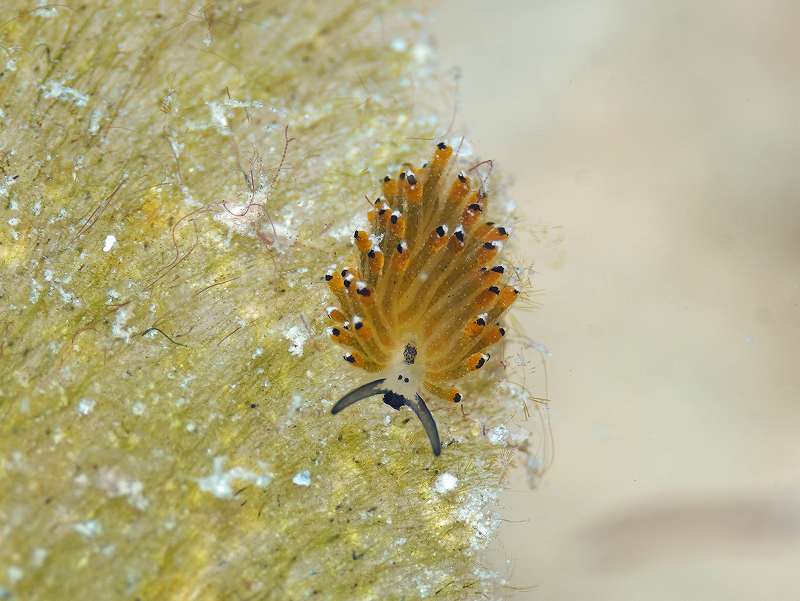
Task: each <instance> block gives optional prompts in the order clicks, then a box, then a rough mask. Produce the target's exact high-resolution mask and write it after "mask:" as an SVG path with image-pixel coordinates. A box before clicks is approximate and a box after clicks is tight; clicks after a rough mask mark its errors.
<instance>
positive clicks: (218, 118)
mask: <svg viewBox="0 0 800 601" xmlns="http://www.w3.org/2000/svg"><path fill="white" fill-rule="evenodd" d="M206 104H207V105H208V110H209V111H211V123H212V125H214V127H216V128H217V131H218V132H219V133H221V134H222V135H223V136H227V135H228V134H230V133H231V130H230V129H228V117H227V115H226V114H225V107H224V106H223V105H221V104H220V103H219V102H215V101H212V102H208V103H206Z"/></svg>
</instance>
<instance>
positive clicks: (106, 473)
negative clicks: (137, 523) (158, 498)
mask: <svg viewBox="0 0 800 601" xmlns="http://www.w3.org/2000/svg"><path fill="white" fill-rule="evenodd" d="M97 485H98V487H99V488H100V489H101V490H103V491H104V492H105V493H106V494H107V495H108V496H109V497H112V498H113V497H126V498H127V499H128V503H130V504H131V505H132V506H133V507H135V508H136V509H139V510H140V511H144V510H145V509H147V507H148V506H149V505H150V501H148V500H147V499H146V498H145V496H144V495H143V494H142V492H143V491H144V485H143V484H142V483H141V482H140V481H139V480H134V479H133V478H128V477H127V476H125V475H123V474H120V473H119V472H118V471H117V470H116V468H104V469H103V470H101V471H100V474H99V475H98V479H97Z"/></svg>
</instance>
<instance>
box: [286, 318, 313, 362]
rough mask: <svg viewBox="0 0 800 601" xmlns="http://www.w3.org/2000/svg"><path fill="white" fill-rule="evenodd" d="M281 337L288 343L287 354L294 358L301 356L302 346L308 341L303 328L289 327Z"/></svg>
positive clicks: (306, 333)
mask: <svg viewBox="0 0 800 601" xmlns="http://www.w3.org/2000/svg"><path fill="white" fill-rule="evenodd" d="M283 337H284V338H286V340H288V341H289V354H291V355H294V356H295V357H302V356H303V346H305V344H306V340H308V332H307V331H306V329H305V328H304V327H303V326H297V325H294V326H291V327H290V328H289V329H288V330H286V331H285V332H284V333H283Z"/></svg>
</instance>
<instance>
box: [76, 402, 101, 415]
mask: <svg viewBox="0 0 800 601" xmlns="http://www.w3.org/2000/svg"><path fill="white" fill-rule="evenodd" d="M95 405H97V401H95V400H94V399H81V401H80V402H79V403H78V413H80V414H81V415H89V414H90V413H91V412H92V411H94V406H95Z"/></svg>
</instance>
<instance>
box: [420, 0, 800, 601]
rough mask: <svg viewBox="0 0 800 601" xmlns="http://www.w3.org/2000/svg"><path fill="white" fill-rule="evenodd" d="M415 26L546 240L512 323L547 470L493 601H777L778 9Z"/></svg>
mask: <svg viewBox="0 0 800 601" xmlns="http://www.w3.org/2000/svg"><path fill="white" fill-rule="evenodd" d="M436 17H437V21H436V23H435V24H434V28H435V32H436V37H437V42H438V46H439V52H440V55H441V59H442V61H443V64H444V65H445V66H453V65H459V66H460V68H461V74H462V78H461V82H460V101H459V105H458V112H457V119H456V126H457V128H459V127H460V128H461V131H465V132H466V133H467V135H468V139H469V140H470V142H471V143H472V145H473V147H474V148H475V149H476V150H477V151H478V152H479V153H480V154H481V155H482V156H483V157H487V158H492V159H495V160H496V161H497V164H498V165H499V166H500V167H501V168H502V169H503V170H504V171H505V172H506V173H510V174H513V175H514V176H515V178H516V182H515V184H514V186H513V188H512V192H513V196H514V198H515V199H516V200H517V202H518V203H519V205H520V210H521V212H522V215H523V218H524V219H525V220H526V221H527V222H528V223H529V224H532V225H536V224H547V225H548V226H551V227H553V228H558V229H557V232H558V237H557V239H554V240H553V241H552V244H550V245H549V246H548V248H547V249H546V250H544V251H543V250H542V248H541V244H537V245H536V248H537V249H538V250H537V252H538V255H537V256H536V257H535V258H536V269H537V277H536V282H537V287H538V288H539V290H540V292H539V293H538V294H537V296H536V299H537V302H538V303H539V304H540V305H541V306H540V308H539V309H537V310H536V311H533V312H529V313H526V314H523V315H522V319H523V321H524V322H525V324H526V326H527V328H528V330H529V331H528V334H530V335H531V336H532V337H534V338H535V339H536V340H539V341H541V342H542V343H544V344H545V345H546V346H547V348H548V349H549V351H550V353H551V355H550V357H549V360H548V375H549V388H550V390H549V393H550V396H551V398H552V403H551V418H552V422H553V429H554V437H555V444H556V457H555V462H554V464H553V467H552V469H551V470H550V472H549V473H548V474H547V476H546V478H545V479H544V480H543V481H542V483H541V485H540V487H539V488H538V489H537V490H535V491H530V490H529V489H528V488H527V487H526V485H525V481H524V477H523V476H522V475H521V474H517V476H516V477H515V479H514V480H513V481H512V483H511V485H510V487H509V491H508V493H507V495H506V498H505V505H504V508H503V514H504V517H505V518H506V519H507V520H508V522H507V523H505V524H504V525H503V527H502V529H501V533H500V540H499V541H498V544H497V545H495V548H494V549H493V555H492V558H491V561H492V563H493V565H494V566H495V567H497V568H498V569H500V570H501V571H503V572H504V573H505V574H506V575H507V576H508V579H509V583H510V584H511V585H513V586H514V587H515V588H518V589H519V590H518V592H516V593H515V595H513V596H512V598H513V599H516V600H523V599H524V600H528V599H533V600H536V599H542V600H547V601H577V600H585V599H597V600H625V599H636V600H648V601H657V600H665V601H666V600H669V601H674V600H676V599H702V600H704V601H716V600H723V599H724V600H726V601H737V600H742V601H753V600H756V599H768V600H772V601H779V600H787V601H789V600H796V599H800V581H798V579H797V577H796V574H797V567H798V566H800V436H799V435H800V393H799V392H798V390H799V389H800V386H799V385H800V367H799V364H798V359H800V118H799V117H800V79H799V78H798V77H797V74H798V72H800V42H798V38H797V36H796V32H797V30H798V26H800V4H797V3H796V2H791V1H783V0H774V1H767V2H761V3H752V2H740V1H734V2H729V1H723V0H711V1H708V0H707V1H702V2H695V1H689V0H679V1H677V2H660V1H659V2H656V1H647V2H640V1H636V0H627V1H626V0H612V1H603V2H578V1H565V2H555V1H549V0H548V1H535V2H527V1H524V0H518V1H512V0H495V1H493V2H483V1H478V0H470V1H467V2H463V1H455V0H447V1H445V2H444V3H443V4H441V5H440V7H439V9H438V10H437V11H436ZM519 229H520V228H518V230H519ZM518 233H519V235H520V236H524V235H525V234H524V232H519V231H518ZM521 244H525V242H522V243H521Z"/></svg>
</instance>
